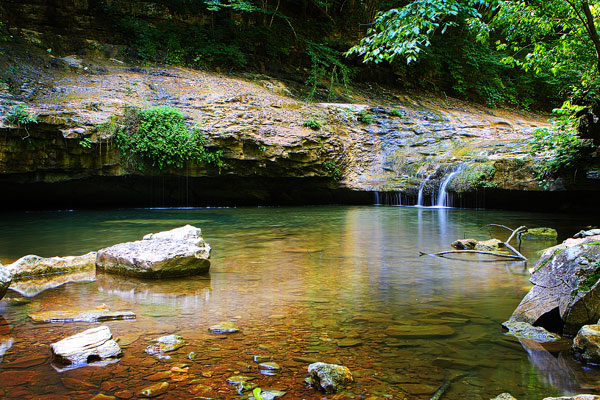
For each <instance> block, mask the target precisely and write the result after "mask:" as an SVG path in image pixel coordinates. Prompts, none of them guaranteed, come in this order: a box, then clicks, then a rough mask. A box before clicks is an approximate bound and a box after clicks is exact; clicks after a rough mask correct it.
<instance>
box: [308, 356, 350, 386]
mask: <svg viewBox="0 0 600 400" xmlns="http://www.w3.org/2000/svg"><path fill="white" fill-rule="evenodd" d="M308 373H309V374H310V377H309V380H310V382H311V385H312V386H313V387H315V388H317V389H319V390H321V391H323V392H325V393H336V392H339V391H341V390H343V389H344V388H345V387H346V386H347V385H348V384H350V383H352V382H354V378H353V377H352V373H351V372H350V370H349V369H348V368H347V367H344V366H343V365H336V364H326V363H322V362H317V363H314V364H310V365H309V366H308Z"/></svg>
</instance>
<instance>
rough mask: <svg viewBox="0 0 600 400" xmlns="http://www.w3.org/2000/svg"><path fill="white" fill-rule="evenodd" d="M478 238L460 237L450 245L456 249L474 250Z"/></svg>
mask: <svg viewBox="0 0 600 400" xmlns="http://www.w3.org/2000/svg"><path fill="white" fill-rule="evenodd" d="M477 242H478V240H477V239H458V240H455V241H454V242H452V243H450V246H452V247H453V248H455V249H456V250H473V249H475V245H477Z"/></svg>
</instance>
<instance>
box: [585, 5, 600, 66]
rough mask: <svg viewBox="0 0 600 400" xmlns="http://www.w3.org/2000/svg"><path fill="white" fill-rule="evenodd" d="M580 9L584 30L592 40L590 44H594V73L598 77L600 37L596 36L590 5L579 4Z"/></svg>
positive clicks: (596, 31)
mask: <svg viewBox="0 0 600 400" xmlns="http://www.w3.org/2000/svg"><path fill="white" fill-rule="evenodd" d="M581 9H582V10H583V13H584V14H585V20H586V29H587V31H588V33H589V35H590V39H592V43H594V49H595V50H596V71H597V72H598V75H600V37H599V36H598V30H597V29H596V24H595V23H594V16H593V15H592V11H591V10H590V5H589V3H588V2H587V1H582V2H581Z"/></svg>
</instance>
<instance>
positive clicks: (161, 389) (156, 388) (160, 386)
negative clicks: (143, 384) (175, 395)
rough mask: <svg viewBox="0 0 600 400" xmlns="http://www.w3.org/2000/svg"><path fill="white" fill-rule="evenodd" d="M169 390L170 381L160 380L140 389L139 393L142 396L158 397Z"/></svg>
mask: <svg viewBox="0 0 600 400" xmlns="http://www.w3.org/2000/svg"><path fill="white" fill-rule="evenodd" d="M168 391H169V383H168V382H160V383H155V384H154V385H151V386H148V387H147V388H144V389H142V390H141V391H140V393H139V395H140V396H141V397H157V396H160V395H161V394H164V393H167V392H168Z"/></svg>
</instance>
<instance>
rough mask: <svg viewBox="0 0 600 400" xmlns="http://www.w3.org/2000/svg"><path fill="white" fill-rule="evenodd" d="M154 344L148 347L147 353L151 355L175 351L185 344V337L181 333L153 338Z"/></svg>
mask: <svg viewBox="0 0 600 400" xmlns="http://www.w3.org/2000/svg"><path fill="white" fill-rule="evenodd" d="M153 342H154V343H153V344H151V345H150V346H148V347H146V350H145V351H146V353H148V354H150V355H156V354H159V355H160V354H163V353H167V352H169V351H175V350H177V349H180V348H182V347H183V346H185V342H184V341H183V338H182V337H181V336H179V335H167V336H162V337H159V338H157V339H154V340H153Z"/></svg>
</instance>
